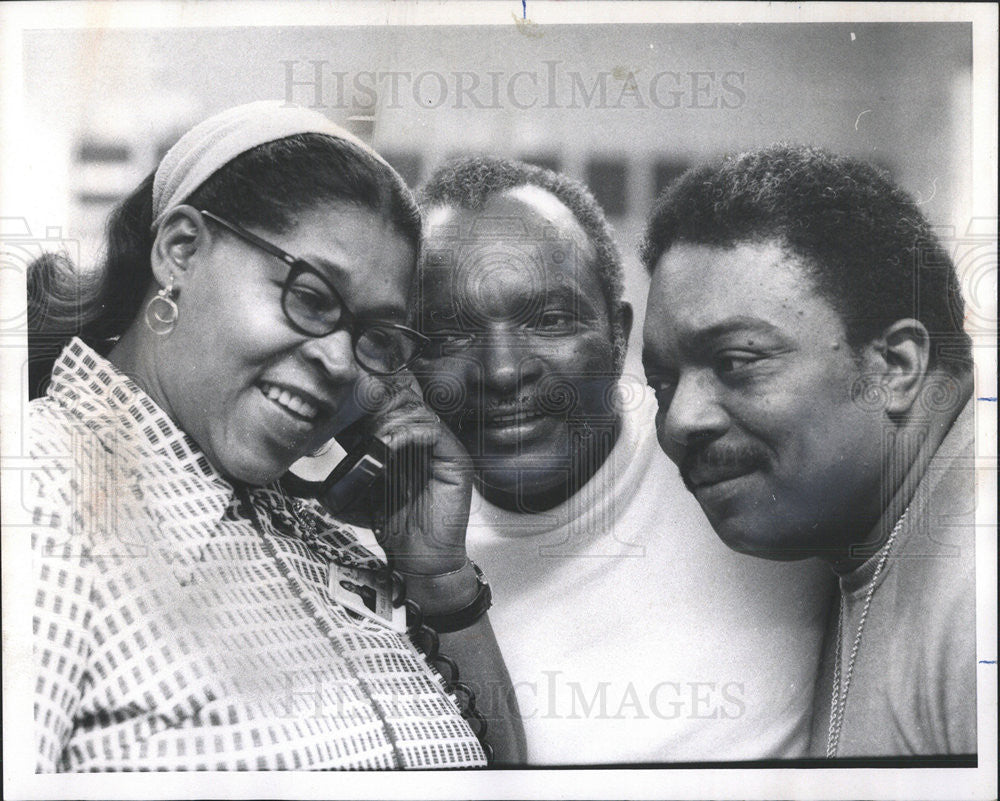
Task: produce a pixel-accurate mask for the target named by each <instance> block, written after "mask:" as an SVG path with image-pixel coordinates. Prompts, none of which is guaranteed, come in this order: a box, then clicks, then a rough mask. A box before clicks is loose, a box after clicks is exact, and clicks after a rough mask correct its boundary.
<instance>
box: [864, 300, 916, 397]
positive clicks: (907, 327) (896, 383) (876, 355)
mask: <svg viewBox="0 0 1000 801" xmlns="http://www.w3.org/2000/svg"><path fill="white" fill-rule="evenodd" d="M866 350H868V351H869V353H868V357H869V358H871V359H873V360H874V361H875V363H876V364H877V367H876V369H877V371H878V372H879V373H880V374H881V376H880V383H881V384H882V386H883V388H884V389H885V392H886V396H885V401H886V405H885V411H886V413H887V414H889V415H901V414H905V413H906V412H908V411H909V410H910V409H911V408H912V407H913V405H914V404H915V403H916V402H917V399H918V397H919V396H920V392H921V391H922V389H923V387H924V384H925V382H926V381H927V377H928V371H929V367H930V353H931V341H930V335H929V334H928V333H927V329H926V328H925V327H924V324H923V323H922V322H920V321H919V320H914V319H912V318H905V319H902V320H896V322H894V323H893V324H892V325H890V326H888V327H887V328H886V329H885V330H884V331H883V332H882V334H881V336H879V337H878V339H876V340H874V341H873V342H872V343H871V344H869V345H868V347H867V348H866Z"/></svg>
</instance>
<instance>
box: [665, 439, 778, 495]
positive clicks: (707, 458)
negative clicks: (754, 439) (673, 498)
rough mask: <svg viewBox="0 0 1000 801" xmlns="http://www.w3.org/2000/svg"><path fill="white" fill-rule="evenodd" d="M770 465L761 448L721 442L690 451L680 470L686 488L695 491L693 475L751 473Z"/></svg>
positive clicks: (686, 454) (683, 459) (746, 444)
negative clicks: (719, 472)
mask: <svg viewBox="0 0 1000 801" xmlns="http://www.w3.org/2000/svg"><path fill="white" fill-rule="evenodd" d="M767 463H768V458H767V453H766V452H765V451H764V450H763V449H762V448H760V447H757V446H755V445H751V444H749V443H743V444H740V445H729V444H723V443H720V442H710V443H707V444H705V445H702V446H700V447H694V448H691V449H689V450H688V451H687V452H686V453H685V454H684V456H683V458H682V459H681V461H680V465H679V469H680V474H681V478H682V479H683V481H684V486H685V487H687V488H688V490H689V491H691V490H693V489H694V487H695V483H694V481H693V480H692V478H691V476H692V473H695V472H708V473H714V472H718V471H720V470H722V471H730V470H731V471H733V472H734V473H737V472H738V473H744V472H746V473H749V472H752V471H753V470H757V469H759V468H762V467H766V466H767Z"/></svg>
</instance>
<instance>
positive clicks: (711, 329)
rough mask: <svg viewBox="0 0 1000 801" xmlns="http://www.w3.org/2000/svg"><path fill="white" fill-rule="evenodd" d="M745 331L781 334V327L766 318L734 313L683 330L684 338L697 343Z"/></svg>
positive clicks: (744, 332)
mask: <svg viewBox="0 0 1000 801" xmlns="http://www.w3.org/2000/svg"><path fill="white" fill-rule="evenodd" d="M746 333H757V334H781V329H779V328H778V327H777V326H776V325H772V324H771V323H769V322H767V320H762V319H761V318H760V317H750V316H748V315H736V316H733V317H727V318H726V319H724V320H719V321H718V322H715V323H712V325H710V326H707V327H705V328H701V329H698V330H696V331H687V332H685V339H687V340H688V341H692V342H696V343H697V342H700V341H703V340H707V339H718V338H719V337H723V336H726V335H727V334H746Z"/></svg>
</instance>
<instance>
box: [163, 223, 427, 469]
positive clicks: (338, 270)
mask: <svg viewBox="0 0 1000 801" xmlns="http://www.w3.org/2000/svg"><path fill="white" fill-rule="evenodd" d="M197 219H200V220H201V221H202V223H201V225H200V226H195V227H196V228H197V233H196V234H195V235H194V236H193V238H192V240H191V242H192V244H190V245H189V246H188V248H189V249H188V250H187V251H184V249H183V247H181V246H180V245H179V246H178V248H177V250H176V251H175V252H178V253H183V254H184V261H183V268H182V269H180V270H179V271H176V272H175V275H176V282H175V286H176V287H177V289H178V293H177V305H178V308H179V316H178V320H177V324H176V326H175V327H174V329H173V331H172V332H171V333H170V334H169V335H168V336H165V337H163V338H162V339H158V341H157V342H156V343H155V345H154V347H155V350H156V357H155V363H154V367H153V369H154V371H155V377H153V378H152V381H151V384H152V388H153V389H154V392H153V393H152V394H153V395H154V399H155V400H157V402H159V403H160V404H161V405H162V406H163V407H164V409H165V410H166V411H167V412H168V414H170V415H171V417H173V419H174V420H175V421H176V422H177V423H178V424H179V425H180V426H181V428H183V429H184V431H185V432H186V433H187V434H188V435H190V436H191V437H192V438H193V439H194V440H195V442H196V443H197V444H198V445H199V446H200V448H201V449H202V450H203V451H204V453H205V455H206V456H207V457H208V459H209V461H210V462H211V463H212V464H213V465H214V466H215V467H216V468H217V469H218V470H220V471H221V472H222V473H223V474H224V475H226V476H229V477H231V478H235V479H238V480H241V481H245V482H247V483H251V484H261V483H266V482H268V481H271V480H273V479H275V478H277V477H278V476H280V475H281V474H282V473H284V472H285V470H287V469H288V467H289V466H290V465H291V464H292V463H293V462H295V461H296V460H297V459H299V458H300V457H301V456H303V455H304V454H306V453H308V452H309V451H311V450H313V449H315V448H316V447H318V446H319V445H320V444H322V443H323V442H325V441H327V440H328V439H329V438H330V436H332V435H333V434H334V433H336V432H337V431H339V430H340V429H342V428H343V427H344V426H346V425H348V424H349V423H350V422H352V421H353V419H355V418H356V417H357V415H358V410H357V405H356V404H355V403H353V402H352V401H353V395H354V388H355V384H356V382H357V380H358V378H359V377H361V376H362V375H363V374H364V373H363V371H362V370H361V368H359V367H358V365H357V363H356V361H355V359H354V354H353V352H352V347H351V332H350V331H347V330H337V331H334V332H333V333H331V334H328V335H327V336H324V337H309V336H306V335H303V334H300V333H297V332H296V331H295V330H294V329H293V328H292V327H291V325H290V324H289V321H288V319H287V318H286V317H285V314H284V312H283V311H282V308H281V292H282V285H283V282H284V280H285V278H286V277H287V275H288V272H289V267H288V265H286V264H285V263H284V262H282V261H281V260H280V259H278V258H276V257H274V256H271V255H268V254H267V253H265V252H263V251H261V250H259V249H258V248H255V247H253V246H252V245H250V244H248V243H246V242H244V241H243V240H241V239H239V238H238V237H236V236H234V235H232V234H231V233H229V232H228V231H226V230H225V229H223V228H222V227H220V226H216V225H213V224H212V223H210V222H208V221H207V220H206V219H205V218H204V217H201V216H200V215H198V216H197ZM250 230H252V231H253V233H255V234H257V235H259V236H261V237H263V238H264V239H266V240H268V241H269V242H271V243H273V244H274V245H277V246H278V247H279V248H282V249H284V250H286V251H288V252H289V253H291V254H292V255H294V256H296V257H298V258H300V259H303V260H305V261H307V262H308V263H309V264H310V265H312V266H313V267H314V268H315V269H316V270H317V271H318V272H320V273H321V274H322V275H323V276H325V277H326V278H327V280H328V281H329V282H330V283H331V284H332V285H333V286H334V287H335V288H336V290H337V291H338V292H339V293H340V295H341V297H342V298H343V300H344V302H345V303H346V305H347V306H348V308H350V310H351V311H352V312H354V314H355V315H357V316H358V317H359V318H361V319H383V320H391V321H393V322H403V321H404V320H405V317H406V310H407V308H406V303H407V295H408V291H409V285H410V280H411V275H412V270H413V264H414V258H415V254H414V250H413V247H412V246H411V245H410V243H409V242H408V241H407V240H406V239H405V238H404V237H403V236H402V235H400V234H399V233H398V232H397V231H396V230H395V229H394V228H393V227H392V225H391V224H390V223H389V222H387V221H386V220H384V219H383V218H382V216H381V215H379V214H378V213H377V212H375V211H372V210H370V209H367V208H364V207H361V206H356V205H351V204H329V205H322V206H318V207H315V208H313V209H310V210H307V211H304V212H301V213H299V214H298V215H297V219H296V220H295V222H294V224H293V226H292V227H290V228H289V229H288V230H286V231H284V232H282V233H274V232H270V231H265V230H262V229H250ZM168 252H171V251H168ZM157 390H158V391H157ZM157 395H159V396H160V397H157Z"/></svg>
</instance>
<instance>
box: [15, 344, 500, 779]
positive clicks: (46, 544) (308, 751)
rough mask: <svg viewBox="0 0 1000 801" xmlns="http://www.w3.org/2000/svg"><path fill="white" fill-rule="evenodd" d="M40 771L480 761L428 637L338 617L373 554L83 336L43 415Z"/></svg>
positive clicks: (37, 450)
mask: <svg viewBox="0 0 1000 801" xmlns="http://www.w3.org/2000/svg"><path fill="white" fill-rule="evenodd" d="M31 421H32V428H33V432H32V433H33V445H32V456H33V459H34V463H35V465H36V467H35V470H34V471H33V473H32V479H31V484H30V491H31V492H32V493H33V494H34V504H35V510H34V518H33V524H34V531H33V536H32V543H33V557H34V581H35V586H34V588H33V592H34V593H35V615H34V658H35V670H36V676H37V681H36V684H35V738H36V746H37V754H38V764H37V770H39V771H53V770H59V771H101V770H272V769H289V770H311V769H329V768H397V767H414V768H441V767H460V766H481V765H484V764H485V759H484V757H483V752H482V750H481V748H480V746H479V744H478V742H477V740H476V738H475V736H474V735H473V733H472V731H471V730H470V729H469V727H468V726H467V725H466V723H465V721H464V720H463V719H462V718H461V716H460V714H459V711H458V709H457V707H456V705H455V703H454V699H453V698H452V697H451V696H450V695H449V694H448V693H446V692H445V689H444V686H443V683H442V681H441V679H440V677H439V676H438V675H437V674H436V673H435V672H433V671H432V670H431V669H430V668H429V667H428V666H427V664H426V662H425V661H424V660H423V658H422V657H421V655H420V654H419V652H418V651H416V650H415V649H414V647H413V646H412V645H411V643H410V642H409V640H408V639H407V638H406V637H404V636H400V635H398V634H395V633H394V632H392V631H390V630H389V629H386V628H383V627H382V626H380V625H379V624H378V623H375V622H372V621H368V620H363V619H361V618H360V617H358V616H356V615H354V613H352V612H349V611H348V610H346V609H344V608H343V607H341V606H339V605H338V604H337V603H336V602H335V601H334V600H333V599H332V597H331V596H330V594H329V593H328V591H327V571H328V565H329V562H330V561H331V560H337V561H341V562H346V563H353V564H359V563H362V564H363V563H365V562H367V561H370V560H372V559H374V557H373V556H372V555H371V553H370V552H369V551H368V550H367V549H365V548H364V547H363V546H362V545H360V544H359V543H358V541H357V539H356V538H355V534H354V532H352V530H351V528H350V527H349V526H346V525H342V524H338V523H336V522H334V521H332V520H331V519H330V518H329V517H326V516H325V515H324V514H323V512H322V511H321V510H320V509H319V507H317V506H314V505H312V504H309V503H303V502H301V501H298V500H293V499H290V498H288V497H286V496H285V495H283V494H282V493H281V491H280V490H279V489H276V488H234V486H233V485H231V484H229V483H228V482H226V481H225V480H224V479H223V478H222V477H221V476H220V475H219V474H218V473H217V472H216V471H215V470H214V468H213V467H212V466H211V465H209V463H208V461H207V460H206V459H205V457H204V455H202V454H201V453H200V451H199V450H198V448H197V447H196V446H195V444H194V443H193V442H192V441H191V440H190V439H189V438H188V437H187V436H185V435H184V434H183V433H182V432H181V431H180V430H178V429H177V428H176V427H175V426H174V424H173V423H172V422H171V421H170V419H169V418H168V417H167V416H166V415H165V414H164V413H163V411H162V410H160V409H159V408H158V407H157V406H156V405H155V404H154V403H153V402H152V401H151V400H150V398H149V397H148V396H147V395H146V394H144V393H143V392H142V391H141V390H140V389H139V388H138V387H137V386H136V385H135V384H134V383H133V382H132V381H130V380H129V379H128V378H126V377H125V376H123V375H122V374H121V373H119V372H118V371H117V370H115V368H114V367H113V366H112V365H111V364H110V363H109V362H107V361H106V360H105V359H103V358H101V357H100V356H99V355H97V354H96V353H95V352H94V351H92V350H91V349H90V348H88V347H87V346H86V345H84V344H83V343H82V342H81V341H79V340H74V341H73V342H72V343H71V344H70V345H69V346H67V348H66V349H65V350H64V351H63V353H62V355H61V356H60V359H59V361H58V362H57V364H56V367H55V370H54V372H53V380H52V385H51V387H50V389H49V392H48V396H47V397H45V398H42V399H39V400H37V401H34V402H33V403H32V404H31Z"/></svg>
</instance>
